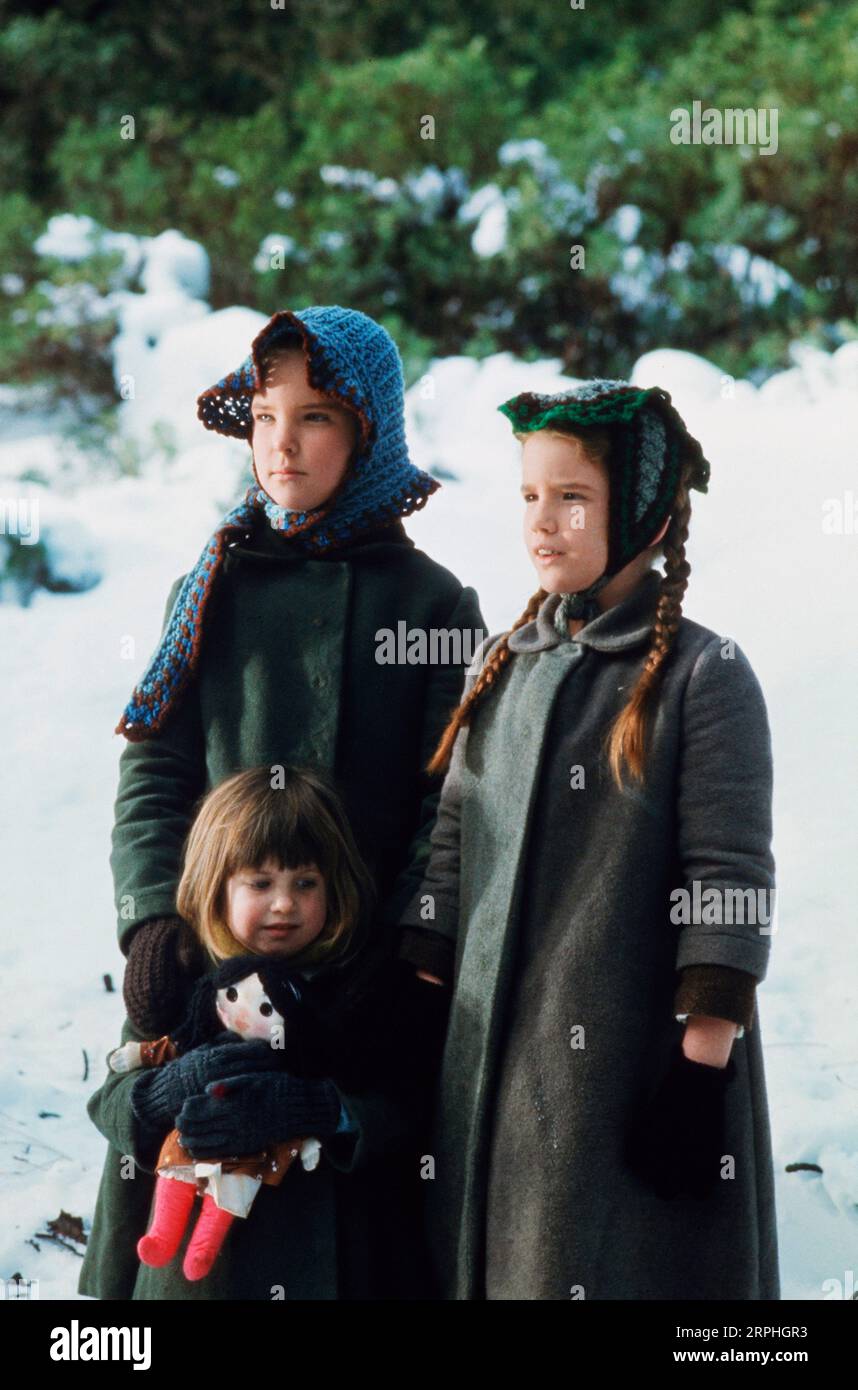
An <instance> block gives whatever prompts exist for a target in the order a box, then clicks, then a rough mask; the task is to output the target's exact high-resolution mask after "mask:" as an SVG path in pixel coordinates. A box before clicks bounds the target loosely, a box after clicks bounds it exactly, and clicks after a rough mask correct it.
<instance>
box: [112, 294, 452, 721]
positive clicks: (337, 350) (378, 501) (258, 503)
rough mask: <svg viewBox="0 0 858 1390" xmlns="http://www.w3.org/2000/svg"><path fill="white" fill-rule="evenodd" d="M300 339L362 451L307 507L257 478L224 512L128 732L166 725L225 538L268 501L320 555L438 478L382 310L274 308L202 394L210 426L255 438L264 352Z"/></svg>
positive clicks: (416, 498) (194, 659) (406, 504)
mask: <svg viewBox="0 0 858 1390" xmlns="http://www.w3.org/2000/svg"><path fill="white" fill-rule="evenodd" d="M293 344H294V345H298V346H301V347H303V350H304V355H305V361H306V364H307V379H308V381H309V383H310V385H311V386H312V387H313V388H314V389H316V390H319V391H324V392H326V393H327V394H328V395H331V396H334V397H336V398H337V399H339V400H340V401H341V402H342V403H343V404H344V405H346V406H347V407H348V408H349V409H351V410H352V411H353V412H354V413H355V414H356V415H357V417H358V421H359V441H358V445H357V448H356V450H355V455H354V458H353V459H352V461H351V463H350V466H349V469H348V471H347V473H346V475H345V478H344V479H343V481H342V483H341V484H340V485H339V487H338V488H337V489H336V490H335V492H334V493H333V494H332V495H331V497H330V498H328V499H327V501H326V502H324V503H322V505H321V506H319V507H315V508H313V509H312V510H310V511H293V510H290V509H289V508H287V507H280V506H278V504H277V503H276V502H274V501H273V500H272V498H271V497H269V496H268V493H267V492H265V491H264V490H263V489H262V488H261V487H259V485H258V484H257V483H254V484H253V485H252V486H251V487H249V488H248V490H247V492H246V493H245V496H244V499H243V501H242V502H240V503H239V504H238V506H236V507H234V508H233V509H232V511H230V512H229V513H227V515H226V516H225V517H224V519H223V521H222V522H221V523H220V525H219V526H218V528H217V530H216V531H215V532H214V534H213V535H212V537H211V538H210V540H209V541H208V542H207V544H206V546H205V548H204V550H203V552H202V554H201V555H200V557H199V559H198V560H197V563H196V564H195V565H194V567H193V569H192V570H191V571H190V572H189V573H188V574H187V575H186V576H185V579H184V582H183V584H182V586H181V588H180V589H179V592H178V594H177V595H176V600H175V602H174V604H173V609H172V612H171V614H170V617H169V619H168V621H167V626H166V628H165V630H164V634H163V637H162V638H161V642H160V645H159V646H158V649H157V651H156V652H155V654H154V656H153V657H152V660H151V661H150V663H149V665H148V667H147V668H146V671H145V673H144V675H143V677H142V679H141V680H140V681H139V683H138V684H137V685H136V686H135V687H134V691H133V693H132V695H131V699H130V700H129V702H128V704H127V705H126V707H125V710H124V711H123V714H122V717H121V719H120V721H119V723H118V724H117V726H116V730H115V732H116V733H117V734H124V736H125V737H126V738H127V739H128V740H129V741H130V742H140V741H142V740H143V739H147V738H152V737H153V736H155V735H157V734H159V733H160V732H161V730H162V729H163V727H164V724H165V721H166V720H167V719H168V717H169V716H170V714H171V712H172V711H173V710H174V709H175V708H176V707H177V705H178V703H179V701H180V698H181V696H182V693H183V691H184V690H185V688H186V687H187V685H188V683H189V681H190V680H191V678H192V677H193V675H194V672H195V670H196V668H197V663H198V661H199V655H200V649H201V642H202V637H203V629H204V622H205V614H206V610H207V606H208V602H209V598H210V596H211V593H212V588H213V585H214V583H215V580H216V578H217V575H218V574H219V572H220V570H221V567H222V564H223V558H224V554H225V551H226V549H227V546H228V544H229V542H230V541H231V540H234V539H235V538H236V536H237V534H239V533H242V532H246V531H247V529H248V527H249V526H251V525H252V523H253V522H254V520H255V519H256V518H258V517H259V515H260V514H261V513H264V515H265V516H266V517H267V518H268V521H269V523H270V525H271V526H272V527H273V528H274V529H275V530H276V531H279V532H281V533H282V534H284V535H285V536H287V537H288V538H289V539H290V541H291V543H292V545H293V546H294V547H295V550H296V552H298V553H301V554H306V555H308V556H313V555H319V554H322V553H329V552H331V551H333V550H337V549H341V548H344V547H345V546H347V545H348V544H349V543H350V542H351V541H353V540H355V539H356V538H357V537H359V536H360V535H362V534H363V533H365V532H367V531H371V530H374V529H376V528H377V527H378V526H379V525H384V524H385V523H386V522H392V521H394V520H396V519H397V518H399V517H404V516H409V515H410V514H411V513H412V512H414V511H417V510H418V509H419V508H421V507H423V506H424V505H425V503H426V501H427V500H428V498H429V497H430V496H431V494H432V493H433V492H435V491H436V489H437V488H439V487H440V486H441V484H440V483H439V482H438V480H437V479H436V478H433V477H431V476H430V475H429V474H428V473H424V472H422V470H421V469H419V468H417V467H415V465H414V464H413V463H412V462H411V460H410V459H409V457H408V449H407V446H406V442H405V415H404V386H405V384H404V380H403V374H402V362H401V360H400V357H399V352H398V350H397V348H396V344H395V343H394V341H393V339H392V338H391V337H390V334H389V333H388V332H387V331H386V329H384V328H382V326H381V324H378V323H376V322H375V320H374V319H371V318H369V317H368V315H366V314H362V313H360V312H359V311H357V310H355V309H343V308H341V307H340V306H339V305H331V306H313V307H312V308H309V309H302V310H299V311H298V312H296V313H292V312H290V311H288V310H283V311H281V312H280V313H277V314H275V315H274V316H273V318H271V319H270V320H269V322H268V323H267V324H266V325H265V327H264V328H263V329H262V332H261V333H259V334H258V335H257V337H256V338H255V339H254V341H253V345H252V348H251V353H250V356H249V357H248V358H246V359H245V361H244V362H243V363H242V365H241V366H240V367H239V368H238V369H237V370H236V371H234V372H231V373H230V374H229V375H228V376H226V377H223V378H221V380H220V381H218V382H216V383H215V385H214V386H212V387H210V388H209V390H207V391H204V392H203V393H202V395H201V396H200V397H199V398H198V402H197V414H198V416H199V418H200V420H201V421H202V422H203V424H204V425H205V427H206V429H210V430H214V431H215V432H216V433H218V434H226V435H232V436H233V437H236V438H241V439H247V440H248V441H249V440H250V435H251V430H252V423H253V422H252V418H251V411H250V405H251V400H252V397H253V393H254V391H256V390H259V389H260V384H261V382H262V380H263V373H264V367H265V361H264V359H265V354H266V352H269V351H270V350H271V349H272V348H275V347H279V346H291V345H293Z"/></svg>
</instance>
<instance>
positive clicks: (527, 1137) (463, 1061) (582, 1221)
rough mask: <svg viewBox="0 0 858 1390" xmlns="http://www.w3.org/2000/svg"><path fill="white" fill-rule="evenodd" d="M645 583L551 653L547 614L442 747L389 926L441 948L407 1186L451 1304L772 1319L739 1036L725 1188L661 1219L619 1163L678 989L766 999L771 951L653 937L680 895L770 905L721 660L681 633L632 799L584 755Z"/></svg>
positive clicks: (767, 1187)
mask: <svg viewBox="0 0 858 1390" xmlns="http://www.w3.org/2000/svg"><path fill="white" fill-rule="evenodd" d="M659 581H660V575H659V574H658V572H657V571H654V570H651V571H649V572H648V573H647V574H646V575H644V577H643V579H642V580H641V581H640V583H639V585H638V586H637V587H636V588H635V590H634V591H633V592H632V593H631V594H630V595H629V596H628V597H627V598H626V599H625V600H624V601H623V602H622V603H620V604H617V605H616V606H615V607H613V608H611V609H609V610H607V611H606V612H604V613H601V614H599V616H598V617H597V618H595V619H594V620H593V621H591V622H590V623H589V624H587V625H586V626H585V627H584V628H582V629H581V630H580V631H579V632H578V633H577V634H576V635H575V636H574V637H573V638H571V639H570V638H568V637H565V638H563V637H561V636H559V634H558V633H557V632H556V631H555V629H554V626H553V616H554V612H555V609H556V607H557V604H558V602H559V596H558V595H556V594H553V595H550V596H549V597H548V598H547V599H545V600H544V601H543V604H542V606H541V608H540V610H539V612H538V614H537V616H536V618H535V619H534V620H533V621H531V622H529V623H527V624H525V625H523V626H522V627H521V628H519V629H518V630H517V631H516V632H514V633H513V634H512V635H511V637H510V643H509V644H510V647H511V649H512V650H513V652H514V653H515V655H514V657H513V659H512V660H511V661H510V663H509V665H508V667H507V668H506V670H505V672H504V674H503V676H502V679H501V681H500V683H499V685H498V687H497V689H496V690H495V692H494V694H493V695H491V696H489V697H487V698H486V700H485V701H484V703H482V704H481V706H480V707H479V709H478V711H477V713H476V715H475V717H474V720H473V723H472V726H471V728H470V729H462V730H460V732H459V735H458V737H457V739H456V744H455V748H454V752H453V758H452V762H451V766H450V770H449V772H448V774H447V777H446V779H445V782H444V786H443V789H442V794H441V801H440V805H439V810H438V818H437V821H436V823H435V827H434V830H433V832H432V837H431V855H430V859H429V863H428V865H427V868H426V872H425V876H424V881H423V883H422V884H421V887H420V889H419V890H418V891H417V892H416V893H415V895H414V897H413V898H412V900H411V902H410V903H409V904H408V906H407V908H406V910H405V912H404V914H403V916H402V918H401V923H402V925H403V927H405V928H407V929H411V931H412V932H413V931H414V929H418V930H419V929H423V930H424V931H425V930H426V929H431V930H432V931H433V932H437V933H439V934H440V936H441V937H444V938H446V939H447V940H448V942H452V943H454V948H455V957H454V960H455V964H454V987H453V997H452V1004H451V1011H450V1021H449V1029H448V1034H447V1041H446V1046H445V1051H444V1058H443V1065H442V1072H441V1077H440V1082H439V1088H438V1093H437V1104H436V1108H435V1119H434V1133H433V1142H432V1154H433V1156H434V1159H435V1177H434V1180H432V1181H428V1182H427V1234H428V1238H429V1242H430V1244H431V1247H432V1251H433V1258H434V1260H435V1263H436V1266H437V1272H438V1277H439V1279H440V1281H441V1287H442V1288H443V1290H444V1297H446V1298H449V1299H522V1300H529V1299H540V1300H541V1299H568V1298H587V1299H634V1300H638V1299H718V1298H723V1299H777V1298H779V1297H780V1290H779V1278H778V1249H777V1234H776V1224H775V1203H774V1181H773V1167H772V1154H771V1140H770V1132H769V1120H768V1108H767V1098H766V1086H765V1077H764V1069H763V1053H762V1037H761V1031H760V1027H759V1022H758V1020H757V1021H756V1022H755V1026H754V1027H753V1028H752V1029H751V1030H750V1031H746V1032H745V1034H744V1036H742V1037H739V1038H737V1040H736V1041H735V1042H734V1044H733V1050H732V1054H731V1055H732V1057H733V1059H734V1061H735V1064H736V1077H735V1080H734V1081H733V1082H732V1083H731V1084H730V1086H729V1087H728V1090H727V1113H726V1126H727V1129H726V1140H725V1152H726V1153H729V1154H730V1155H732V1156H733V1161H734V1165H735V1167H734V1171H733V1174H732V1176H728V1177H724V1179H723V1180H722V1182H721V1183H719V1185H718V1189H717V1190H716V1193H715V1194H714V1195H713V1196H711V1197H709V1198H706V1199H698V1198H692V1197H681V1198H675V1199H673V1200H665V1199H663V1198H661V1197H659V1196H657V1195H656V1194H655V1193H653V1192H651V1191H650V1190H649V1188H648V1187H647V1186H646V1185H645V1184H644V1183H643V1182H642V1181H641V1180H640V1179H639V1178H638V1177H637V1175H636V1174H634V1173H633V1172H632V1171H631V1170H630V1169H629V1168H628V1165H627V1164H626V1163H625V1162H624V1159H623V1154H622V1146H623V1140H624V1137H625V1135H626V1132H627V1126H628V1122H629V1116H630V1113H631V1109H632V1107H633V1105H634V1103H635V1101H636V1100H637V1098H638V1096H639V1095H640V1094H641V1091H642V1088H644V1087H646V1088H647V1089H649V1088H650V1087H652V1086H654V1085H655V1084H656V1083H657V1082H658V1080H659V1078H660V1077H661V1075H662V1074H663V1071H664V1068H665V1066H666V1064H667V1061H668V1057H669V1053H670V1049H671V1046H672V1044H673V1043H674V1041H675V1040H677V1039H681V1037H682V1034H683V1031H684V1024H683V1023H681V1022H678V1021H677V1020H676V1018H675V1017H674V1009H673V1007H672V1004H673V998H674V989H675V986H676V983H677V978H678V972H679V971H681V970H683V969H684V968H685V967H687V966H691V965H701V966H702V965H709V966H719V967H732V968H733V969H735V970H738V971H745V972H748V973H749V974H750V975H752V976H754V977H755V979H756V980H757V981H760V980H762V979H763V978H764V976H765V974H766V969H767V963H768V958H769V950H770V935H771V930H772V928H771V921H770V919H769V921H768V922H764V921H762V920H760V919H759V918H758V919H757V920H756V921H743V920H742V918H741V914H740V913H737V912H734V913H733V917H735V919H736V920H731V919H730V917H729V913H728V912H727V911H726V910H725V911H724V912H722V914H721V921H720V922H719V921H717V920H716V921H706V920H703V921H700V920H699V919H700V918H701V917H703V918H706V916H707V915H710V916H711V915H713V914H711V913H710V914H706V913H700V912H698V913H697V914H696V915H697V918H698V920H697V922H696V923H695V922H691V923H690V924H681V923H677V922H676V921H675V920H672V918H671V913H672V911H673V908H674V901H673V900H672V899H671V896H670V894H671V891H672V890H674V889H676V888H684V887H685V888H689V889H691V888H692V886H693V884H694V882H695V881H698V882H699V883H700V891H701V892H703V891H705V890H706V889H708V888H715V889H720V890H724V889H729V888H733V889H741V890H746V889H749V888H750V889H756V890H760V889H762V890H766V892H765V894H764V895H762V906H763V908H764V915H765V912H767V911H770V909H771V898H770V897H769V890H773V888H774V860H773V857H772V852H771V834H772V824H771V797H772V760H771V741H770V733H769V726H768V720H767V713H766V706H765V702H764V698H763V695H762V692H761V689H760V686H759V683H758V681H757V678H756V676H755V674H754V672H753V670H752V668H751V666H750V664H749V662H748V660H747V658H746V656H745V655H744V653H743V652H742V651H741V649H740V648H739V647H738V645H736V644H734V645H733V647H732V650H731V649H730V648H729V647H724V648H723V650H724V653H725V656H726V658H727V659H725V657H724V656H722V640H721V638H720V637H719V636H718V635H716V634H715V633H714V632H712V631H710V630H709V629H708V628H705V627H702V626H701V625H700V624H698V623H695V622H693V621H691V620H690V619H688V618H686V617H682V618H681V620H680V624H679V629H678V632H677V634H676V637H675V641H674V651H673V655H672V657H671V659H670V663H669V666H668V668H667V669H666V670H665V673H664V678H663V683H662V686H661V692H660V698H659V700H658V710H657V714H656V717H655V719H654V721H653V723H652V725H651V732H650V741H649V745H648V753H647V763H646V781H645V784H644V786H643V788H640V787H637V786H635V785H634V784H631V783H629V782H628V780H627V787H626V790H625V791H623V792H622V793H621V792H619V791H618V790H617V788H616V786H615V784H614V782H613V779H612V778H611V776H610V774H609V770H608V768H607V764H606V760H605V758H604V755H603V753H602V751H601V746H600V745H601V742H602V739H603V737H604V734H605V732H606V731H607V728H608V726H609V724H610V722H611V720H612V719H613V717H614V716H615V715H616V714H617V713H618V712H619V710H620V709H621V707H622V705H623V704H624V702H625V699H626V697H627V692H628V691H629V689H630V688H631V686H632V684H633V683H634V681H635V679H636V677H637V675H638V674H639V672H640V669H641V667H642V665H643V661H644V659H645V657H646V653H647V651H648V650H649V646H650V641H651V629H652V621H653V617H654V613H655V604H656V599H657V594H658V589H659ZM500 635H501V634H495V635H493V636H490V637H489V638H487V640H486V641H485V642H484V643H483V644H482V645H481V647H480V648H479V650H478V651H477V653H476V656H475V658H474V662H473V663H472V665H471V668H470V670H469V673H468V676H467V679H466V687H465V688H466V691H467V690H470V689H471V688H472V686H473V684H474V681H475V679H476V676H477V674H478V672H479V670H480V669H481V667H482V664H483V661H484V660H485V659H486V657H487V656H488V654H489V653H490V651H491V649H492V647H493V646H494V644H495V642H496V641H497V640H498V639H499V636H500ZM576 769H577V771H576ZM582 773H583V779H582ZM582 780H583V785H582ZM755 896H756V895H755ZM433 913H434V919H433V918H432V914H433ZM714 915H717V914H714ZM748 915H750V914H748ZM405 934H406V935H407V934H408V933H407V931H406V933H405ZM725 1171H727V1172H728V1173H729V1172H730V1169H729V1168H728V1169H726V1170H725Z"/></svg>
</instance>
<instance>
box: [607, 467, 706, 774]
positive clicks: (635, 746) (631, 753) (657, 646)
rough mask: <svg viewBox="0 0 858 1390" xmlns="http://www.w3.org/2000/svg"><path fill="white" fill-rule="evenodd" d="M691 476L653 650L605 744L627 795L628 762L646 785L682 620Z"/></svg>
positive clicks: (677, 510)
mask: <svg viewBox="0 0 858 1390" xmlns="http://www.w3.org/2000/svg"><path fill="white" fill-rule="evenodd" d="M688 471H689V470H688V466H685V467H684V468H683V470H682V475H681V478H680V482H679V487H678V488H677V492H676V501H675V502H674V505H673V510H672V513H671V519H670V525H669V526H668V528H667V531H666V532H665V536H664V542H663V544H664V557H665V574H664V578H663V579H662V581H661V587H660V589H659V595H658V604H657V607H656V614H655V624H654V629H653V640H652V646H651V647H650V649H649V652H648V653H647V658H646V661H645V662H644V665H643V669H642V671H641V673H640V675H639V677H638V679H637V681H636V683H635V687H634V689H633V691H632V693H631V696H630V697H629V700H628V703H627V704H626V705H625V706H624V708H623V709H622V710H621V711H620V713H619V715H618V716H617V718H616V719H615V721H614V723H613V725H612V727H611V729H610V730H609V731H608V736H607V738H606V740H605V752H606V753H607V756H608V762H609V764H610V768H611V772H612V774H613V777H614V781H615V782H616V784H617V786H618V788H619V789H620V791H622V789H623V780H622V763H623V762H624V761H625V763H626V764H627V766H628V768H629V771H630V773H631V775H632V777H633V778H634V779H635V781H637V782H643V780H644V749H645V745H646V736H647V728H648V726H647V714H648V711H649V707H650V704H651V702H652V700H653V699H654V698H655V693H656V691H657V690H658V687H659V685H660V682H661V676H662V673H663V670H664V664H665V662H666V660H667V657H668V656H669V654H670V651H671V649H672V647H673V640H674V638H675V636H676V633H677V630H678V628H679V619H680V617H681V616H682V599H683V596H684V594H685V590H686V589H687V587H688V576H689V574H690V573H691V566H690V565H689V563H688V561H687V560H686V558H685V542H686V540H687V539H688V526H689V521H690V519H691V500H690V498H689V489H688Z"/></svg>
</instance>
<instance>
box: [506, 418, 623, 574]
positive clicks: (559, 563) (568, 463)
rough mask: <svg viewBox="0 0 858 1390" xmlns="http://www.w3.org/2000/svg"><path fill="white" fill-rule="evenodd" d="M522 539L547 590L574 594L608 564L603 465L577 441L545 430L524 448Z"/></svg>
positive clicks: (526, 441) (607, 490) (529, 439)
mask: <svg viewBox="0 0 858 1390" xmlns="http://www.w3.org/2000/svg"><path fill="white" fill-rule="evenodd" d="M521 495H522V498H523V500H524V542H525V545H526V546H527V550H528V554H529V555H530V558H531V561H532V563H533V565H534V568H535V569H536V572H537V575H538V576H539V583H540V586H541V588H543V589H545V591H546V592H547V593H575V592H576V591H577V590H579V589H586V588H587V587H588V586H589V585H590V584H592V583H594V582H595V580H597V579H598V578H599V576H600V575H601V574H603V573H604V570H605V566H606V565H607V563H608V502H609V495H610V488H609V482H608V473H607V469H606V468H605V467H604V466H601V465H599V464H594V463H592V462H591V461H590V460H589V459H588V458H587V456H586V455H585V454H584V452H583V450H582V449H581V446H580V444H579V442H578V440H577V439H573V438H564V437H563V436H562V435H556V434H550V433H548V432H547V431H544V430H535V431H534V433H533V434H528V435H526V436H525V439H524V444H523V447H522V486H521Z"/></svg>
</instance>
